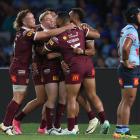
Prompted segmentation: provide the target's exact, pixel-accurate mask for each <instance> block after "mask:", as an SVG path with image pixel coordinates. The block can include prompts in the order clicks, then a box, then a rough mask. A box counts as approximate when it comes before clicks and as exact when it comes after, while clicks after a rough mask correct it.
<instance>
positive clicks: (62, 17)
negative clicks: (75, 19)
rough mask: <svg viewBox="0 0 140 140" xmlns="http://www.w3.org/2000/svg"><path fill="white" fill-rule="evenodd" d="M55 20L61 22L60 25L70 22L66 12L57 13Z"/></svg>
mask: <svg viewBox="0 0 140 140" xmlns="http://www.w3.org/2000/svg"><path fill="white" fill-rule="evenodd" d="M57 18H59V19H60V20H62V23H63V24H65V23H67V22H69V21H70V16H69V14H68V13H67V12H58V14H57Z"/></svg>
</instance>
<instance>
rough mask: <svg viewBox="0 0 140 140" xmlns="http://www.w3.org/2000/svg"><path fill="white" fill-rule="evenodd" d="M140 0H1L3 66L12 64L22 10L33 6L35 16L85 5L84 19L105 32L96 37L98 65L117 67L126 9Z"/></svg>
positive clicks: (0, 46)
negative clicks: (15, 24) (15, 36)
mask: <svg viewBox="0 0 140 140" xmlns="http://www.w3.org/2000/svg"><path fill="white" fill-rule="evenodd" d="M139 4H140V2H139V1H138V0H123V1H121V0H98V1H97V0H70V1H69V0H51V1H47V0H42V1H41V2H40V0H1V1H0V9H1V12H0V18H1V22H0V67H7V66H9V64H10V57H11V54H12V51H13V45H12V44H13V39H14V35H15V30H14V29H13V21H14V20H15V17H16V14H17V12H18V11H19V10H21V9H26V8H29V9H31V10H32V11H33V12H34V14H35V16H36V17H38V15H40V13H41V12H42V11H43V10H44V9H46V8H56V7H57V9H58V10H60V11H69V10H70V9H71V8H72V7H81V8H83V9H84V10H85V11H86V18H85V19H84V21H85V22H86V23H88V24H89V25H91V26H92V27H95V28H96V29H97V30H99V32H100V33H101V39H99V40H96V42H95V43H96V44H95V45H96V50H97V52H96V55H95V56H94V57H93V60H94V63H95V67H100V68H104V67H109V68H112V67H117V65H118V63H119V60H118V54H117V44H116V42H117V39H118V37H119V32H120V29H121V28H122V27H123V26H124V23H125V22H124V20H123V18H122V16H123V15H122V12H123V10H124V9H126V8H128V7H130V6H135V5H136V6H138V5H139Z"/></svg>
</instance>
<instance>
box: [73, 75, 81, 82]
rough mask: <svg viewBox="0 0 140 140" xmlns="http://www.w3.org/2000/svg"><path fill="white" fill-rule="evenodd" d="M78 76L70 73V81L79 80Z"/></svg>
mask: <svg viewBox="0 0 140 140" xmlns="http://www.w3.org/2000/svg"><path fill="white" fill-rule="evenodd" d="M79 78H80V76H79V74H73V75H72V81H79Z"/></svg>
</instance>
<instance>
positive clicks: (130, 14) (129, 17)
mask: <svg viewBox="0 0 140 140" xmlns="http://www.w3.org/2000/svg"><path fill="white" fill-rule="evenodd" d="M138 13H140V8H138V7H130V8H129V9H127V10H126V11H125V13H124V14H125V18H126V21H127V22H128V23H133V24H138V19H137V14H138Z"/></svg>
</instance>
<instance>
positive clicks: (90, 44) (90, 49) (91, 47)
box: [84, 40, 96, 56]
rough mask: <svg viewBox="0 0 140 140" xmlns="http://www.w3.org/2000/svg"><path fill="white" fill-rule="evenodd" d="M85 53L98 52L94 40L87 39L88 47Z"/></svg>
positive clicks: (90, 54)
mask: <svg viewBox="0 0 140 140" xmlns="http://www.w3.org/2000/svg"><path fill="white" fill-rule="evenodd" d="M84 53H85V55H88V56H93V55H95V53H96V50H95V46H94V40H87V41H86V49H85V52H84Z"/></svg>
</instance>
